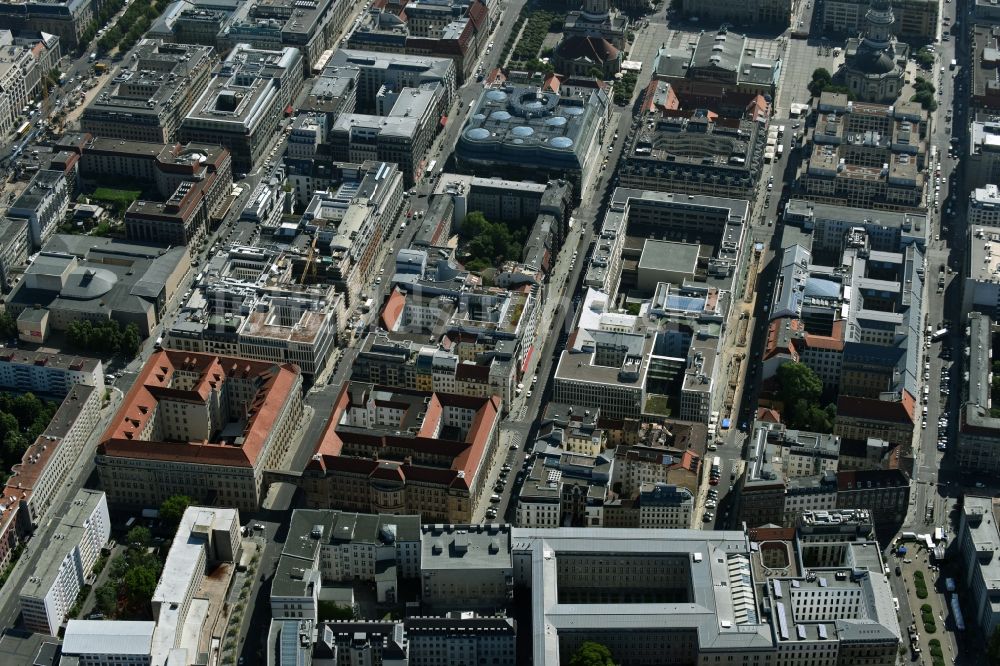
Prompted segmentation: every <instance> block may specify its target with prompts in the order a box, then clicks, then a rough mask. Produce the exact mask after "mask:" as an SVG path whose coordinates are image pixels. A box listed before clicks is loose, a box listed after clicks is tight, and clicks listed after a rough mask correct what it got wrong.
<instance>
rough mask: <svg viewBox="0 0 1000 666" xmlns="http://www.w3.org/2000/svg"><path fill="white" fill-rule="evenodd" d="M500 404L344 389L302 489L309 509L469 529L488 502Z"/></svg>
mask: <svg viewBox="0 0 1000 666" xmlns="http://www.w3.org/2000/svg"><path fill="white" fill-rule="evenodd" d="M501 409H502V404H501V400H500V399H499V397H497V396H493V397H490V398H473V397H467V396H460V395H455V394H452V393H437V392H435V393H431V392H426V391H419V390H407V389H398V388H389V387H381V386H375V385H373V384H366V383H361V382H345V383H344V385H343V387H342V388H341V390H340V393H339V394H338V396H337V398H336V400H335V401H334V406H333V412H332V413H331V415H330V420H329V422H328V425H327V428H326V430H325V431H324V433H323V435H322V437H321V438H320V441H319V444H318V447H317V450H316V454H315V455H314V456H313V457H312V460H311V461H310V462H309V464H308V465H307V466H306V469H305V471H304V472H302V473H301V475H297V476H295V475H292V476H290V478H289V480H292V481H294V482H295V483H297V484H298V485H300V486H301V487H302V488H303V490H304V491H305V494H306V501H307V503H308V505H309V506H312V507H324V508H325V507H334V508H340V509H345V510H352V511H372V512H385V513H414V514H416V513H419V514H420V515H421V516H423V518H424V519H425V520H437V521H445V522H469V521H471V520H472V516H473V515H477V512H479V511H480V510H481V509H482V507H483V506H485V504H486V503H487V502H488V500H489V496H490V493H491V489H490V486H489V484H488V479H487V477H488V474H489V469H490V467H491V466H492V465H493V462H494V460H495V459H496V456H497V448H498V447H497V441H498V439H499V430H500V413H501Z"/></svg>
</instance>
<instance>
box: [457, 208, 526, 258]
mask: <svg viewBox="0 0 1000 666" xmlns="http://www.w3.org/2000/svg"><path fill="white" fill-rule="evenodd" d="M524 233H525V230H524V229H518V230H517V231H516V232H512V231H511V230H510V229H509V228H508V227H507V225H506V224H504V223H503V222H495V223H494V222H490V221H489V220H487V219H486V218H485V217H484V216H483V214H482V213H481V212H479V211H472V212H471V213H469V214H468V215H466V216H465V220H464V221H463V222H462V229H461V237H462V239H463V241H464V242H465V252H466V253H467V254H468V255H469V258H468V259H467V260H466V261H465V266H466V268H468V269H469V270H483V269H484V268H486V267H488V266H496V265H498V264H500V263H501V262H504V261H507V260H510V259H513V260H518V259H520V258H521V251H522V244H523V242H524ZM473 267H475V268H473Z"/></svg>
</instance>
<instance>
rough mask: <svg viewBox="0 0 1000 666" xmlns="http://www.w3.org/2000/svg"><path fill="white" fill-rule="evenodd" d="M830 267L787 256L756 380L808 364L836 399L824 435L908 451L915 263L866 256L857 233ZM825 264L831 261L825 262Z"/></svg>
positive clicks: (795, 249) (913, 392)
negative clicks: (829, 431)
mask: <svg viewBox="0 0 1000 666" xmlns="http://www.w3.org/2000/svg"><path fill="white" fill-rule="evenodd" d="M843 242H844V250H843V252H842V254H840V259H839V260H837V261H835V262H834V263H836V268H833V267H831V266H823V265H820V264H813V263H812V258H811V254H810V253H809V252H808V251H806V250H805V249H804V248H802V247H801V246H799V245H793V246H791V247H789V248H787V249H786V250H785V252H784V256H783V259H782V264H781V266H782V268H781V271H780V273H779V279H778V280H777V282H776V286H775V292H774V300H773V302H772V304H771V316H772V318H773V320H772V322H771V324H770V328H769V330H768V336H767V339H766V343H765V349H764V354H763V359H762V360H763V372H762V376H763V377H764V378H765V379H769V378H771V377H774V376H775V375H776V374H777V371H778V368H779V367H780V366H781V365H783V364H784V363H787V362H790V361H792V362H796V361H797V362H802V363H805V364H806V365H808V366H809V367H810V368H812V369H813V371H814V372H815V373H816V374H817V376H819V377H820V379H821V380H822V381H823V383H824V386H826V387H827V388H828V389H832V388H836V389H837V391H838V394H839V398H838V403H837V405H838V408H837V419H836V422H835V426H834V432H835V433H836V434H837V435H840V436H842V437H844V438H847V439H852V440H866V439H867V438H869V437H877V438H879V439H883V440H885V441H887V442H888V443H889V444H890V445H892V446H896V445H903V446H904V447H905V449H904V453H905V455H906V457H907V458H910V457H911V456H910V452H909V446H910V443H911V441H912V434H913V428H914V427H915V424H916V422H917V420H918V416H919V415H918V413H917V410H918V409H919V407H918V404H917V401H918V398H919V391H918V380H919V374H920V372H919V355H920V348H919V347H920V345H919V340H920V336H921V327H922V325H923V317H924V311H923V302H922V291H923V279H922V277H921V275H922V273H923V261H924V260H923V256H922V254H921V253H920V250H919V249H918V247H917V245H916V244H915V243H914V244H910V245H906V246H905V247H904V248H903V252H902V253H900V252H889V251H876V250H874V249H872V248H871V244H870V241H869V237H868V235H867V233H866V232H865V231H864V226H858V227H852V228H851V229H850V230H849V231H848V232H846V233H845V236H844V240H843ZM831 256H834V257H835V256H837V255H836V254H832V253H831Z"/></svg>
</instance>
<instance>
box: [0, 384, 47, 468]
mask: <svg viewBox="0 0 1000 666" xmlns="http://www.w3.org/2000/svg"><path fill="white" fill-rule="evenodd" d="M58 408H59V404H58V403H56V402H51V401H48V402H46V401H44V400H41V399H40V398H38V397H37V396H36V395H34V394H33V393H22V394H20V395H16V394H13V393H0V442H2V446H0V458H2V462H0V465H2V467H0V477H2V478H3V479H4V480H6V479H7V478H8V477H9V476H10V468H11V467H12V466H13V465H16V464H17V463H19V462H21V458H22V457H23V456H24V452H25V451H26V450H27V449H28V447H29V446H30V445H31V444H32V442H34V441H35V439H37V438H38V436H39V435H41V434H42V432H43V431H44V430H45V428H47V427H48V425H49V421H51V420H52V416H53V415H54V414H55V413H56V410H57V409H58Z"/></svg>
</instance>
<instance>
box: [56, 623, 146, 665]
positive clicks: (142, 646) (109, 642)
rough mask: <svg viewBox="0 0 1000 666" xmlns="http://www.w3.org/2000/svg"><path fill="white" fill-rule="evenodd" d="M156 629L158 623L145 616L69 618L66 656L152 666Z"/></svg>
mask: <svg viewBox="0 0 1000 666" xmlns="http://www.w3.org/2000/svg"><path fill="white" fill-rule="evenodd" d="M155 633H156V623H155V622H149V621H144V620H116V621H114V622H103V621H92V620H70V621H69V622H67V623H66V633H65V634H64V635H63V644H62V654H63V659H65V660H66V661H68V662H69V663H79V664H80V665H81V666H152V663H153V657H152V654H153V650H152V647H153V638H154V636H155ZM60 663H61V662H60Z"/></svg>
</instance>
